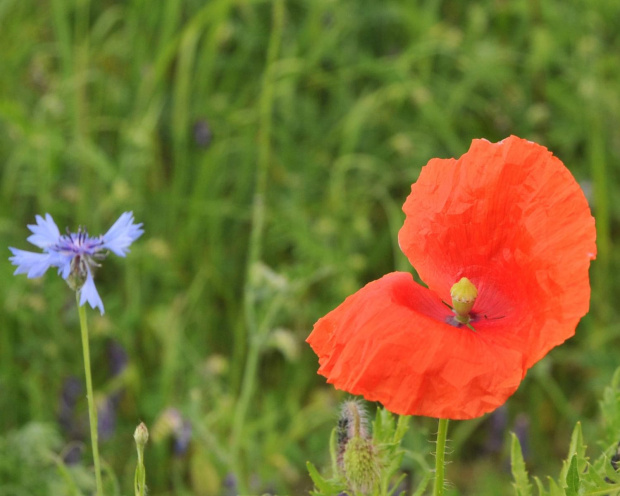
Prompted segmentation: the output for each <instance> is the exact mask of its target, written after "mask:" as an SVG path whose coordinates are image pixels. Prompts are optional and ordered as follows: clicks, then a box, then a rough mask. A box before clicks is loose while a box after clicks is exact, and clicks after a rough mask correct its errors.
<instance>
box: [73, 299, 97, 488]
mask: <svg viewBox="0 0 620 496" xmlns="http://www.w3.org/2000/svg"><path fill="white" fill-rule="evenodd" d="M75 295H76V300H77V306H78V313H79V315H80V329H81V332H82V352H83V354H84V374H85V375H86V398H87V400H88V419H89V423H90V441H91V444H92V445H93V446H92V448H93V462H94V464H95V481H96V484H97V492H96V495H97V496H103V483H102V481H101V464H100V463H99V441H98V439H99V436H98V432H97V409H96V408H95V398H94V396H93V378H92V374H91V371H90V347H89V344H88V322H87V321H86V305H80V292H79V291H76V293H75Z"/></svg>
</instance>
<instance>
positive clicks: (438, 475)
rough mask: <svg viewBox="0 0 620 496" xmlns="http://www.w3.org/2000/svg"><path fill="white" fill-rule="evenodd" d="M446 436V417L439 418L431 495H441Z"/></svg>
mask: <svg viewBox="0 0 620 496" xmlns="http://www.w3.org/2000/svg"><path fill="white" fill-rule="evenodd" d="M447 437H448V419H439V429H438V430H437V452H436V453H435V485H434V486H433V496H443V492H444V491H443V490H444V469H445V455H446V438H447Z"/></svg>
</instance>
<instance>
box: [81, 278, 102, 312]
mask: <svg viewBox="0 0 620 496" xmlns="http://www.w3.org/2000/svg"><path fill="white" fill-rule="evenodd" d="M86 271H87V275H86V280H85V281H84V285H83V286H82V287H81V289H80V306H82V305H84V303H86V302H88V304H89V305H90V306H91V308H93V309H94V308H98V309H99V311H100V312H101V315H103V313H104V310H103V301H101V297H100V296H99V293H98V292H97V288H96V286H95V279H94V278H93V274H92V272H91V270H90V268H87V269H86Z"/></svg>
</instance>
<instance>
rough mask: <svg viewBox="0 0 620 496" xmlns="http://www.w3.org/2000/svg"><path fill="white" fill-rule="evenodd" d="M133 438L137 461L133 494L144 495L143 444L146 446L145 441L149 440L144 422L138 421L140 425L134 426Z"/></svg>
mask: <svg viewBox="0 0 620 496" xmlns="http://www.w3.org/2000/svg"><path fill="white" fill-rule="evenodd" d="M133 438H134V439H135V440H136V448H137V449H138V463H136V475H135V477H134V490H135V495H136V496H145V495H146V469H145V468H144V446H146V442H147V441H148V440H149V431H148V429H147V428H146V425H144V422H140V425H138V427H136V430H135V432H134V433H133Z"/></svg>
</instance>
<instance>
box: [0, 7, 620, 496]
mask: <svg viewBox="0 0 620 496" xmlns="http://www.w3.org/2000/svg"><path fill="white" fill-rule="evenodd" d="M618 19H620V3H618V2H616V1H615V0H589V1H585V0H570V1H561V0H549V1H542V0H515V1H502V0H480V1H474V2H462V1H460V0H446V1H438V0H418V1H416V2H408V1H405V0H383V1H380V2H378V1H371V0H339V1H338V0H287V1H284V0H273V1H266V0H211V1H208V2H202V1H198V0H183V1H178V2H176V1H147V0H127V1H124V2H120V1H113V0H100V1H97V2H95V1H92V2H91V1H90V0H75V1H70V0H50V1H48V2H35V1H33V0H2V1H0V190H1V195H0V240H1V241H2V243H0V244H1V245H2V246H5V247H6V248H5V255H6V256H5V261H4V263H1V264H0V281H1V283H0V302H1V303H0V304H1V305H2V309H1V311H0V487H1V488H2V490H0V494H14V495H21V494H24V495H25V494H58V495H63V494H88V491H89V490H92V487H93V480H92V471H91V469H90V467H91V464H92V459H91V454H90V450H89V438H88V416H87V411H86V401H85V392H84V391H85V389H84V385H83V368H82V367H83V364H82V355H81V349H80V337H79V321H78V315H77V312H76V309H75V298H74V295H73V294H72V292H71V291H70V290H69V288H68V287H67V286H66V283H65V282H64V281H63V280H62V279H61V278H59V277H56V276H55V275H52V274H49V273H48V274H47V275H46V276H45V277H44V278H42V279H36V280H30V279H27V278H25V277H13V276H12V273H13V270H14V267H13V266H11V265H10V263H9V261H8V257H9V256H10V252H9V251H8V246H15V247H18V248H23V249H27V244H26V241H25V238H26V236H27V234H28V232H27V229H26V224H32V223H33V222H34V216H35V214H44V213H46V212H49V213H50V214H52V215H53V216H54V219H55V220H56V222H57V223H58V225H59V227H60V228H61V230H62V229H64V227H65V226H67V227H68V228H69V229H70V230H72V231H75V230H76V229H77V227H78V226H79V225H83V226H87V227H88V229H89V231H90V232H92V233H95V234H96V233H100V232H105V229H107V228H108V227H109V226H110V225H111V223H112V222H113V221H114V220H115V219H116V218H118V216H119V215H120V214H121V213H122V212H124V211H133V212H134V215H135V218H136V221H137V222H143V223H144V229H145V234H144V235H143V236H142V237H141V238H140V239H138V240H137V241H136V242H135V243H134V244H133V245H132V247H131V253H130V254H129V256H128V258H127V259H123V260H120V259H116V258H114V259H112V258H110V259H109V260H108V261H107V262H106V266H105V267H104V270H101V271H100V272H99V273H98V274H97V286H98V289H99V292H100V294H101V297H102V299H103V301H104V303H105V309H106V313H105V315H103V316H100V315H99V313H98V312H93V311H91V310H90V309H88V311H89V319H90V331H91V359H92V361H93V374H94V384H95V399H96V402H97V404H98V405H99V415H100V438H101V446H100V450H101V455H102V458H103V460H104V471H105V473H104V477H105V480H106V487H107V490H108V492H109V494H129V493H130V491H131V487H132V484H133V477H134V469H135V461H136V455H135V447H134V445H133V438H132V436H133V433H134V429H135V427H136V426H137V425H138V424H139V423H140V421H143V422H144V423H145V424H146V425H147V426H148V427H149V431H150V439H149V444H148V445H147V446H146V450H145V464H146V477H147V484H148V486H149V488H150V492H149V494H152V495H154V496H155V495H172V494H174V495H185V494H187V495H189V494H193V495H204V496H208V495H219V494H222V495H227V494H230V495H232V494H262V493H270V494H307V493H308V492H309V491H310V490H311V489H312V481H311V480H310V478H309V476H308V472H307V469H306V462H307V461H308V460H310V461H312V463H313V464H314V465H316V466H317V467H321V468H322V467H327V466H328V465H329V438H330V432H331V430H332V429H333V427H335V423H336V420H337V416H338V411H339V408H340V406H339V405H340V403H341V401H342V400H343V399H345V398H346V395H344V394H342V393H340V392H338V391H336V390H334V389H333V388H332V387H330V386H329V385H326V384H325V381H324V379H323V378H322V377H320V376H317V374H316V369H317V358H316V356H315V355H314V353H312V351H311V350H310V348H309V347H308V346H307V344H306V343H305V342H304V340H305V339H306V337H307V336H308V334H309V332H310V331H311V329H312V325H313V323H314V322H315V321H316V320H317V319H318V318H319V317H321V316H322V315H324V314H325V313H326V312H328V311H329V310H331V309H332V308H334V307H335V306H336V305H338V304H339V303H340V302H341V301H342V300H344V298H345V297H346V296H348V295H349V294H351V293H353V292H354V291H356V290H357V289H359V288H360V287H361V286H363V285H364V284H365V283H367V282H369V281H371V280H373V279H376V278H378V277H380V276H381V275H383V274H386V273H387V272H390V271H393V270H404V271H410V270H411V266H410V264H409V263H408V261H407V259H406V258H405V256H404V255H403V254H402V253H401V252H400V250H399V247H398V243H397V232H398V229H399V228H400V227H401V225H402V222H403V219H404V215H403V213H402V211H401V207H402V204H403V202H404V200H405V198H406V196H407V194H408V192H409V190H410V186H411V183H412V182H414V181H415V179H416V178H417V176H418V174H419V172H420V168H421V167H422V166H423V165H425V164H426V162H427V161H428V160H429V159H430V158H432V157H458V156H460V155H462V154H463V153H465V152H466V151H467V149H468V148H469V144H470V142H471V140H472V139H474V138H487V139H489V140H490V141H498V140H501V139H503V138H505V137H506V136H509V135H511V134H514V135H517V136H521V137H523V138H527V139H530V140H533V141H536V142H538V143H540V144H543V145H544V146H546V147H548V148H549V149H550V150H552V151H553V153H554V154H555V155H556V156H558V157H559V158H560V159H561V160H562V161H563V162H564V163H565V164H566V166H567V167H568V168H569V169H570V170H571V172H572V173H573V174H574V176H575V177H576V178H577V180H578V181H579V182H580V184H581V185H582V186H583V189H584V191H585V192H586V195H587V197H588V199H589V201H590V202H591V206H592V209H593V214H594V215H595V217H596V222H597V233H598V239H597V244H598V257H597V260H596V261H595V262H594V263H593V265H592V268H591V280H592V288H593V291H592V301H591V310H590V313H589V314H588V316H586V318H584V319H583V320H582V322H581V323H580V325H579V328H578V330H577V334H576V336H575V338H573V339H571V340H570V341H569V342H568V343H566V344H565V345H564V346H562V347H560V348H557V349H555V350H553V351H552V352H551V353H550V354H549V355H548V356H547V357H546V358H545V359H544V360H543V361H542V362H541V363H539V364H537V365H536V366H535V367H534V368H533V369H532V370H531V371H530V372H529V373H528V376H527V378H526V380H525V381H524V383H523V385H522V386H521V388H520V389H519V390H518V391H517V393H516V394H515V395H514V396H513V397H512V398H511V399H509V401H508V402H507V404H506V405H505V407H502V408H501V409H500V410H498V411H497V412H496V413H494V414H492V415H486V416H484V417H482V418H480V419H477V420H474V421H467V422H454V423H453V424H452V425H451V432H450V439H451V441H450V448H451V450H452V454H451V455H449V458H450V461H451V462H452V463H451V464H450V465H448V467H447V477H448V479H449V480H450V481H451V482H452V484H453V486H452V487H451V488H450V489H449V491H448V493H449V494H451V495H457V494H463V495H465V494H471V495H484V494H490V495H500V494H513V489H512V487H511V478H512V476H511V474H510V464H509V455H510V440H511V437H510V432H511V431H515V432H517V433H518V434H519V439H521V444H522V445H523V448H524V457H525V462H526V463H527V466H528V468H529V471H530V473H531V474H535V475H538V476H539V477H541V478H542V479H544V478H545V476H546V474H547V473H549V474H557V472H558V471H559V470H560V467H561V466H562V460H563V459H564V458H565V456H566V452H567V450H568V446H569V441H570V435H571V432H573V428H574V426H575V423H576V422H577V421H579V420H580V421H581V428H582V429H583V435H584V438H585V439H586V441H587V442H588V444H589V448H588V449H589V453H591V454H592V456H593V457H598V456H599V455H600V453H601V452H602V451H604V450H606V449H608V447H609V444H608V442H607V441H606V443H607V444H606V443H602V444H601V445H597V443H596V440H597V439H603V437H604V436H606V437H604V439H606V440H607V439H610V438H613V436H615V435H616V434H617V438H618V440H620V430H617V431H614V430H613V429H612V430H611V431H610V428H609V425H605V424H604V423H603V422H602V421H601V418H600V414H599V401H600V400H601V399H602V398H603V393H604V390H605V387H606V386H607V385H608V384H610V382H611V380H612V376H613V374H614V370H615V369H616V367H617V366H618V364H619V361H618V349H619V345H620V344H619V341H620V323H618V322H617V321H616V318H615V317H617V316H618V315H619V312H618V307H617V305H616V303H614V302H615V301H616V300H617V297H616V295H618V294H620V293H619V291H620V278H618V277H616V274H617V273H618V269H619V256H618V253H617V252H615V251H614V249H613V248H614V244H615V240H616V237H617V232H618V222H619V220H620V206H619V205H620V204H618V203H617V202H614V201H613V200H612V199H613V198H614V197H616V195H617V194H618V191H619V190H617V189H616V188H619V186H618V177H617V176H618V171H619V168H618V163H620V134H619V133H618V129H620V91H618V90H619V88H620V63H619V58H618V57H619V56H620V55H619V54H620V29H619V24H618ZM609 394H611V393H609ZM370 408H371V411H374V410H373V408H374V406H372V405H371V407H370ZM610 408H612V407H610ZM617 427H618V429H620V417H618V424H617ZM436 428H437V427H436V421H435V420H433V419H426V418H412V419H411V420H410V424H409V429H408V430H407V432H406V434H405V435H404V438H403V447H404V448H405V449H406V450H407V451H408V452H409V453H416V455H415V456H413V455H411V456H408V455H405V456H404V458H403V461H402V469H403V470H404V471H405V472H406V474H407V477H406V478H405V482H404V483H403V484H406V485H405V486H403V488H405V489H406V490H407V491H411V489H410V488H414V487H416V484H417V482H419V480H420V478H421V477H422V475H421V474H423V473H424V470H423V467H424V465H425V464H426V465H432V457H431V455H430V452H431V451H432V445H431V444H430V443H429V441H430V440H431V439H432V438H433V435H434V432H435V430H436ZM42 488H44V489H42ZM407 494H410V493H409V492H408V493H407Z"/></svg>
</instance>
